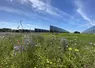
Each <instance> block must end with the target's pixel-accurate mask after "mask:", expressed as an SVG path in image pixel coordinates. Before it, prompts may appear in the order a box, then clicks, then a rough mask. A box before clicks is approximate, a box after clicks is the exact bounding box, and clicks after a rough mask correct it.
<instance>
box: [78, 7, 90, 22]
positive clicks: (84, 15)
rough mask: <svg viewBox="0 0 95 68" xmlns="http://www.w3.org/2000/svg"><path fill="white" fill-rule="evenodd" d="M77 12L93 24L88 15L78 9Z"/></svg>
mask: <svg viewBox="0 0 95 68" xmlns="http://www.w3.org/2000/svg"><path fill="white" fill-rule="evenodd" d="M77 12H78V13H79V14H80V15H81V16H82V17H83V18H84V19H85V20H87V21H89V22H91V20H90V19H89V18H88V17H87V16H86V14H85V13H84V12H83V11H82V10H81V9H80V8H78V9H77Z"/></svg>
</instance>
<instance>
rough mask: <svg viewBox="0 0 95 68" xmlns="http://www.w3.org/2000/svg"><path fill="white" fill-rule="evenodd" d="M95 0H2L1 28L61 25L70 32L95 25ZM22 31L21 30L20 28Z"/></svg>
mask: <svg viewBox="0 0 95 68" xmlns="http://www.w3.org/2000/svg"><path fill="white" fill-rule="evenodd" d="M94 6H95V0H0V28H5V27H6V28H12V29H16V28H17V27H18V26H19V24H17V23H18V22H19V21H20V20H22V24H23V27H24V28H25V29H34V28H41V29H42V28H43V29H49V26H50V25H54V26H58V27H61V28H63V29H66V30H68V31H70V32H73V31H76V30H77V31H81V32H82V31H84V30H85V29H87V28H89V27H91V26H94V25H95V23H94V21H95V7H94ZM19 28H21V27H19Z"/></svg>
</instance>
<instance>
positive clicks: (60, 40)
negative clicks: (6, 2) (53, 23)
mask: <svg viewBox="0 0 95 68" xmlns="http://www.w3.org/2000/svg"><path fill="white" fill-rule="evenodd" d="M0 68H95V35H94V34H66V33H65V34H64V33H61V34H51V33H42V34H32V33H31V34H9V35H5V36H0Z"/></svg>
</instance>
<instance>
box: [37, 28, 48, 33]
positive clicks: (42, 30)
mask: <svg viewBox="0 0 95 68" xmlns="http://www.w3.org/2000/svg"><path fill="white" fill-rule="evenodd" d="M35 32H49V30H45V29H38V28H35Z"/></svg>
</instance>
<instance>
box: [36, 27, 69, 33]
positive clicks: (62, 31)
mask: <svg viewBox="0 0 95 68" xmlns="http://www.w3.org/2000/svg"><path fill="white" fill-rule="evenodd" d="M35 32H59V33H69V31H67V30H64V29H62V28H59V27H56V26H52V25H50V30H45V29H38V28H35Z"/></svg>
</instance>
